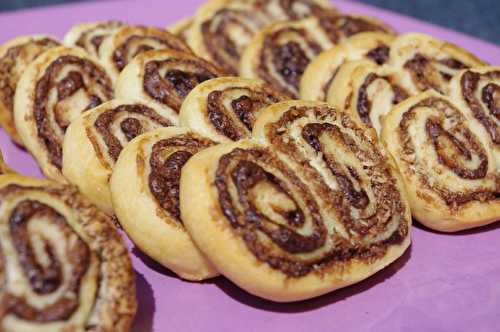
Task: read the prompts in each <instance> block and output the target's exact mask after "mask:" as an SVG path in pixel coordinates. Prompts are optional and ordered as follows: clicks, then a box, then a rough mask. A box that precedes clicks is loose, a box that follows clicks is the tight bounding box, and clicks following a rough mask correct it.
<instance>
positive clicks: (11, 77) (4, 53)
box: [0, 35, 59, 146]
mask: <svg viewBox="0 0 500 332" xmlns="http://www.w3.org/2000/svg"><path fill="white" fill-rule="evenodd" d="M58 45H59V42H58V41H56V40H55V39H53V38H51V37H48V36H44V35H38V36H24V37H18V38H15V39H12V40H10V41H8V42H7V43H5V44H3V45H2V46H0V125H1V126H2V127H3V129H4V130H5V131H6V132H7V134H9V135H10V137H11V138H12V139H13V140H14V142H15V143H16V144H17V145H19V146H23V142H22V141H21V138H20V137H19V135H18V134H17V130H16V126H15V124H14V113H13V110H14V94H15V92H16V86H17V82H18V81H19V78H20V77H21V74H22V73H23V71H24V70H25V69H26V67H27V66H28V64H29V63H30V62H32V61H33V60H34V59H35V58H36V57H37V56H39V55H40V54H41V53H43V52H44V51H46V50H48V49H50V48H52V47H56V46H58Z"/></svg>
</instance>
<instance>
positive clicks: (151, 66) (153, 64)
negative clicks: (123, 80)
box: [143, 53, 224, 113]
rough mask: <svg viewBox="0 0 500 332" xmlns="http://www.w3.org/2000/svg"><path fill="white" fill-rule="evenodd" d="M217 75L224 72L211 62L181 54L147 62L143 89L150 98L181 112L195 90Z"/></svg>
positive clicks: (222, 74) (221, 74)
mask: <svg viewBox="0 0 500 332" xmlns="http://www.w3.org/2000/svg"><path fill="white" fill-rule="evenodd" d="M218 76H224V73H223V72H222V71H221V70H220V69H218V68H217V67H215V66H214V65H212V64H210V63H209V62H207V61H204V60H202V59H200V58H197V57H195V56H189V55H187V54H182V53H178V55H172V56H169V57H168V58H166V59H159V60H151V61H147V62H146V63H145V65H144V78H143V89H144V91H145V93H146V94H147V95H148V96H149V97H151V98H153V99H154V100H155V101H157V102H158V103H160V104H163V105H165V106H167V107H169V108H170V109H172V110H174V111H175V112H177V113H178V112H179V110H180V108H181V105H182V102H183V101H184V98H186V96H187V95H188V93H189V92H191V90H192V89H193V88H194V87H196V86H197V85H198V84H200V83H202V82H204V81H206V80H209V79H212V78H215V77H218Z"/></svg>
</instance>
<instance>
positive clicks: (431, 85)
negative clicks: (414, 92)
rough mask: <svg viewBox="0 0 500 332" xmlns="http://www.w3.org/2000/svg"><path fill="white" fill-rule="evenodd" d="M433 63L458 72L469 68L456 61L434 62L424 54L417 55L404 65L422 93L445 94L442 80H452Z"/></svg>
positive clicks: (449, 59)
mask: <svg viewBox="0 0 500 332" xmlns="http://www.w3.org/2000/svg"><path fill="white" fill-rule="evenodd" d="M433 63H439V64H442V65H444V66H446V67H448V68H451V69H454V70H456V71H458V70H460V69H466V68H469V67H468V66H466V65H465V64H464V63H462V62H460V61H458V60H456V59H452V58H448V59H443V60H432V59H429V58H427V57H426V56H425V55H423V54H420V53H417V54H415V56H414V57H413V58H412V59H410V60H408V61H407V62H406V63H405V64H404V68H405V69H407V70H409V71H410V73H411V76H412V79H413V83H414V84H415V85H416V87H417V88H418V89H419V90H420V91H425V90H427V89H433V90H435V91H437V92H439V93H441V94H444V93H445V91H444V90H443V83H442V80H444V81H445V82H448V81H450V80H451V76H450V74H448V73H445V72H441V71H438V70H437V69H436V68H435V67H434V66H433ZM437 75H439V76H437Z"/></svg>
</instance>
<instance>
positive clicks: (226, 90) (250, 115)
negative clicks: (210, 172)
mask: <svg viewBox="0 0 500 332" xmlns="http://www.w3.org/2000/svg"><path fill="white" fill-rule="evenodd" d="M286 99H287V98H286V96H284V95H283V94H281V93H279V92H278V91H276V90H275V89H273V88H272V87H271V86H269V85H267V84H265V83H263V82H261V81H259V80H252V79H245V78H239V77H221V78H214V79H211V80H208V81H205V82H203V83H201V84H200V85H198V86H197V87H195V88H194V89H193V90H192V91H191V92H190V93H189V94H188V96H187V97H186V99H185V100H184V103H183V104H182V107H181V111H180V113H179V117H180V123H181V125H182V126H186V127H189V128H191V129H193V130H194V131H196V132H198V133H200V134H202V135H203V136H205V137H208V138H210V139H212V140H214V141H216V142H226V141H237V140H239V139H242V138H248V137H250V136H251V133H252V128H253V125H254V123H255V120H256V118H257V116H258V115H259V112H260V111H261V109H263V108H264V107H266V106H269V105H271V104H274V103H277V102H279V101H283V100H286Z"/></svg>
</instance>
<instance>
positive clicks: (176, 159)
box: [148, 133, 214, 223]
mask: <svg viewBox="0 0 500 332" xmlns="http://www.w3.org/2000/svg"><path fill="white" fill-rule="evenodd" d="M213 144H214V142H212V141H211V140H209V139H206V138H203V137H201V136H198V135H195V134H192V133H185V134H181V135H177V136H174V137H171V138H168V139H162V140H160V141H158V142H156V143H155V144H154V145H153V147H152V149H151V154H150V156H149V166H150V173H149V176H148V184H149V190H150V191H151V193H152V194H153V196H154V198H155V200H156V202H157V203H158V205H159V207H160V208H161V209H160V213H163V211H165V212H167V213H168V214H169V216H170V217H171V218H172V219H174V220H176V221H177V222H179V223H182V220H181V218H180V210H179V181H180V178H181V170H182V167H183V166H184V164H186V163H187V161H188V160H189V159H190V158H191V157H192V156H193V155H194V154H195V153H197V152H199V151H201V150H203V149H206V148H208V147H209V146H211V145H213Z"/></svg>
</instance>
